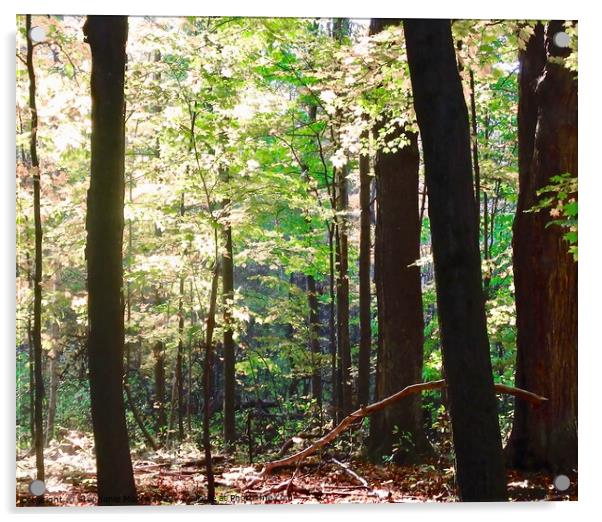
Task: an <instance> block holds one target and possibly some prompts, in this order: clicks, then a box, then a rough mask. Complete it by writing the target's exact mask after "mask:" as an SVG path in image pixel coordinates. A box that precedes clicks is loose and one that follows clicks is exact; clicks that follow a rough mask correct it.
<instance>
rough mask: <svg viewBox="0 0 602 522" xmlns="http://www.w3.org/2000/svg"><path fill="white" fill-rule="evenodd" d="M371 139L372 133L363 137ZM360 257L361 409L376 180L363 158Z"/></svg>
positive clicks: (368, 346)
mask: <svg viewBox="0 0 602 522" xmlns="http://www.w3.org/2000/svg"><path fill="white" fill-rule="evenodd" d="M362 139H363V140H364V141H367V140H368V133H367V132H365V133H364V134H363V135H362ZM359 163H360V165H359V167H360V169H359V170H360V255H359V286H360V288H359V291H360V296H359V307H360V350H359V359H358V386H357V402H358V404H357V405H358V406H361V405H366V404H368V403H369V402H370V355H371V352H372V311H371V300H372V296H371V292H370V285H371V281H370V258H371V250H372V240H371V234H370V228H371V224H370V220H371V216H370V196H371V192H372V190H371V188H372V177H371V176H370V157H369V156H368V155H367V154H362V155H360V162H359Z"/></svg>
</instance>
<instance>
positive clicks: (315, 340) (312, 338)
mask: <svg viewBox="0 0 602 522" xmlns="http://www.w3.org/2000/svg"><path fill="white" fill-rule="evenodd" d="M306 282H307V301H308V304H309V321H308V322H309V345H310V357H311V366H312V373H311V395H312V398H313V399H314V400H315V401H316V404H317V405H318V410H319V411H320V418H321V415H322V414H321V412H322V365H321V360H320V356H321V353H320V338H319V328H320V324H319V317H318V293H317V290H316V280H315V279H314V276H312V275H308V276H307V279H306Z"/></svg>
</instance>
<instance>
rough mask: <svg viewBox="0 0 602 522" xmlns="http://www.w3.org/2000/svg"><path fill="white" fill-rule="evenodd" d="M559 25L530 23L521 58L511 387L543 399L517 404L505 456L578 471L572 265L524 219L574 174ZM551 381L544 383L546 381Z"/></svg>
mask: <svg viewBox="0 0 602 522" xmlns="http://www.w3.org/2000/svg"><path fill="white" fill-rule="evenodd" d="M562 30H563V22H561V21H553V22H550V23H549V24H548V26H547V29H546V32H545V36H544V29H543V27H542V26H541V24H538V25H537V26H536V29H535V33H534V35H533V36H532V37H531V40H530V41H529V42H528V45H527V48H526V49H525V50H524V51H522V52H521V53H520V63H521V68H520V70H521V75H520V79H519V89H520V90H519V112H518V125H519V197H518V205H517V209H516V217H515V220H514V239H513V249H514V284H515V288H516V316H517V322H516V325H517V362H516V386H521V387H525V388H527V389H529V390H532V391H534V392H535V393H538V394H542V395H545V396H546V397H548V399H549V401H548V402H547V403H546V404H545V406H543V407H541V408H537V409H532V410H529V409H528V408H525V407H524V406H523V405H522V404H521V403H520V402H521V401H516V404H515V413H514V424H513V428H512V433H511V436H510V441H509V444H508V447H507V455H508V460H509V463H510V465H512V466H516V467H519V468H528V469H539V468H548V469H550V470H551V471H553V472H561V471H562V472H569V471H571V470H572V469H573V468H575V467H576V466H577V264H576V263H575V262H574V261H573V259H572V256H571V255H570V254H569V253H568V245H567V243H566V242H565V240H564V239H563V237H562V236H563V232H562V230H561V229H559V228H558V227H556V226H555V225H552V226H548V224H549V223H550V221H551V217H550V216H549V213H548V212H547V211H540V212H534V213H530V212H526V211H527V210H529V209H530V208H531V207H532V206H533V205H534V204H535V203H537V202H538V200H539V198H538V196H537V190H538V189H540V188H541V187H543V186H545V185H548V184H549V183H550V178H551V177H552V176H555V175H559V174H563V173H567V172H568V173H570V174H571V175H573V176H575V177H576V176H577V82H576V79H575V77H574V74H573V73H572V72H570V71H569V70H568V69H565V68H564V67H563V66H562V65H560V64H558V63H555V61H553V60H552V59H553V58H554V59H555V58H558V57H561V56H566V54H568V52H569V50H568V49H560V48H558V47H556V46H555V45H554V43H553V37H554V35H555V34H556V33H558V32H560V31H562ZM551 377H552V378H551Z"/></svg>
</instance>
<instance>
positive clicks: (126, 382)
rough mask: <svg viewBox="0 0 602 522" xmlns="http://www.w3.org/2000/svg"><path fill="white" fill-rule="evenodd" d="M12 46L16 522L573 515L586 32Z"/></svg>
mask: <svg viewBox="0 0 602 522" xmlns="http://www.w3.org/2000/svg"><path fill="white" fill-rule="evenodd" d="M16 46H17V58H16V67H17V74H16V82H17V85H16V87H17V88H16V94H17V99H16V158H17V161H16V173H17V254H18V255H17V258H18V259H17V343H16V372H17V373H16V383H17V389H16V394H17V395H16V396H17V410H16V414H17V419H16V422H17V441H16V443H17V462H16V468H17V490H16V502H17V505H18V506H42V505H43V506H93V505H97V504H101V505H124V504H125V505H159V504H192V505H196V504H206V503H214V504H240V503H248V504H268V503H295V504H304V503H324V504H331V503H343V502H345V503H348V502H353V503H391V502H427V501H435V502H457V501H505V500H513V501H516V500H521V501H523V500H524V501H533V500H576V499H577V432H576V430H577V366H576V364H577V279H576V276H577V255H578V250H577V245H578V244H577V215H578V212H577V160H576V158H577V126H576V125H577V51H576V50H577V23H576V22H573V21H562V20H551V21H550V20H544V21H540V22H536V21H521V20H519V21H516V20H454V21H453V22H451V21H450V20H442V19H439V20H437V19H432V20H417V19H408V20H401V19H378V18H373V19H347V18H335V19H327V18H322V19H310V18H305V19H302V18H245V17H173V18H166V17H163V18H161V17H125V16H89V17H86V16H38V15H21V16H18V17H17V42H16ZM435 274H436V278H435Z"/></svg>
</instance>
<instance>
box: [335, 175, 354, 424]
mask: <svg viewBox="0 0 602 522" xmlns="http://www.w3.org/2000/svg"><path fill="white" fill-rule="evenodd" d="M336 185H337V206H336V209H337V214H338V217H337V225H338V227H337V228H338V234H337V238H338V242H337V253H338V256H337V257H338V259H337V261H338V263H337V279H336V286H337V342H338V345H337V348H338V361H339V363H340V368H339V372H338V376H337V378H338V380H339V383H340V390H341V392H340V395H339V406H340V412H341V415H342V416H343V417H344V416H346V415H348V414H349V413H350V412H351V408H352V397H351V394H352V386H351V345H350V340H349V241H348V230H347V227H348V223H347V216H346V215H345V214H346V212H347V210H348V206H349V201H348V195H347V169H346V168H345V167H342V168H339V169H336Z"/></svg>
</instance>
